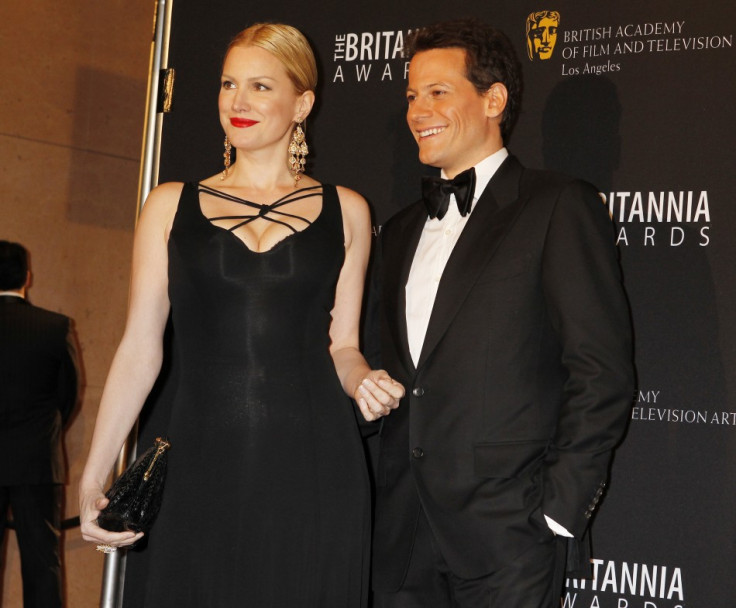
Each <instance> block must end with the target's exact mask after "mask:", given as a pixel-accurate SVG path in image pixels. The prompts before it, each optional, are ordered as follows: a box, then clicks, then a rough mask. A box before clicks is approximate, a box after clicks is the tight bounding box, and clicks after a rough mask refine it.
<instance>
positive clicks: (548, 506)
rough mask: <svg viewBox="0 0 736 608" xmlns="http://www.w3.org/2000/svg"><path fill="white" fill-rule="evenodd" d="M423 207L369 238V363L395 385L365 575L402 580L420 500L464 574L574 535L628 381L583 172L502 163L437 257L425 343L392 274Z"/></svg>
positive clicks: (627, 345) (386, 581) (602, 466)
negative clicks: (414, 350)
mask: <svg viewBox="0 0 736 608" xmlns="http://www.w3.org/2000/svg"><path fill="white" fill-rule="evenodd" d="M426 219H427V214H426V210H425V208H424V206H423V204H422V202H421V201H420V202H418V203H416V204H414V205H412V206H410V207H408V208H407V209H405V210H404V211H402V212H400V213H399V214H398V215H397V216H395V217H394V218H393V219H392V220H390V221H389V223H388V224H387V225H386V226H385V227H384V229H383V232H382V235H381V257H382V264H381V267H382V269H383V270H382V287H381V289H382V296H381V308H380V310H381V313H380V314H381V321H382V329H381V340H382V349H381V351H382V363H383V366H384V367H385V369H386V370H387V371H388V373H389V374H391V375H392V377H394V378H395V379H396V380H398V381H399V382H402V383H403V384H404V386H405V387H406V397H405V398H404V399H403V401H402V403H401V405H400V406H399V408H398V409H396V410H394V411H392V412H391V413H390V414H389V415H388V416H386V417H385V418H384V419H383V421H382V428H381V434H380V455H379V464H378V471H377V479H376V485H377V497H376V522H375V531H374V559H373V564H374V565H373V581H374V588H375V589H377V590H380V591H395V590H396V589H398V588H399V587H400V586H401V585H402V581H403V578H404V575H405V573H406V570H407V565H408V562H409V558H410V555H411V551H412V544H413V542H414V531H415V528H416V525H417V522H418V521H419V518H420V510H423V511H424V514H425V515H426V518H427V520H428V522H429V525H430V527H431V530H432V533H433V535H434V538H435V539H436V542H437V545H438V547H439V550H440V552H441V553H442V556H443V557H444V559H445V561H446V562H447V565H448V566H449V568H450V569H451V571H452V572H453V573H454V574H456V575H457V576H459V577H462V578H464V579H473V578H477V577H480V576H484V575H487V574H488V573H491V572H494V571H496V570H498V569H500V568H502V567H503V566H504V565H505V564H507V563H508V562H509V561H510V560H512V559H513V558H514V556H517V555H519V554H521V553H522V552H524V551H525V550H526V549H528V548H529V547H531V546H532V545H534V544H535V543H538V542H540V541H544V540H545V539H547V540H549V539H550V537H551V536H552V533H551V532H550V530H549V528H548V526H547V524H546V522H545V519H544V516H543V515H547V516H549V517H551V518H552V519H553V520H555V521H556V522H557V523H559V524H561V525H562V526H564V527H565V528H566V529H567V530H569V531H570V532H572V533H573V534H574V535H575V537H576V538H578V539H579V538H580V537H581V536H582V535H583V533H584V531H585V530H586V527H587V525H588V523H589V520H590V517H591V514H592V512H593V511H594V509H595V508H596V505H597V503H598V502H599V500H600V496H601V494H602V490H603V487H604V485H605V483H606V480H607V478H608V467H609V463H610V458H611V453H612V449H613V448H614V446H615V445H616V444H617V443H618V441H619V440H620V439H621V436H622V434H623V432H624V429H625V426H626V421H627V419H628V416H629V409H630V403H631V400H632V395H633V391H634V381H633V369H632V363H631V361H632V346H631V336H630V321H629V312H628V305H627V302H626V299H625V296H624V292H623V289H622V286H621V277H620V271H619V267H618V262H617V254H616V250H615V247H614V244H613V243H614V236H613V228H612V225H611V222H610V220H609V218H608V214H607V211H606V208H605V207H604V205H603V204H602V203H601V200H600V198H599V197H598V196H597V193H596V191H595V190H594V189H593V188H592V187H591V186H589V185H587V184H585V183H583V182H580V181H577V180H572V179H569V178H566V177H562V176H558V175H554V174H551V173H546V172H539V171H531V170H526V169H524V168H523V167H522V166H521V164H520V163H519V162H518V161H517V160H516V159H515V158H514V157H509V158H507V159H506V160H505V161H504V163H503V164H502V165H501V167H500V168H499V169H498V171H497V173H496V174H495V175H494V176H493V178H492V179H491V181H490V183H489V184H488V186H487V187H486V189H485V191H484V192H483V194H482V195H481V197H480V199H479V200H478V202H477V203H476V206H475V208H474V209H473V211H472V213H471V215H470V218H469V220H468V223H467V225H466V226H465V228H464V230H463V232H462V234H461V236H460V239H459V241H458V242H457V244H456V246H455V248H454V250H453V252H452V255H451V256H450V259H449V261H448V263H447V266H446V267H445V270H444V273H443V275H442V279H441V282H440V284H439V290H438V292H437V297H436V300H435V303H434V307H433V310H432V314H431V318H430V322H429V326H428V329H427V333H426V337H425V340H424V344H423V348H422V351H421V355H420V357H419V361H418V364H417V366H416V368H415V366H414V364H413V363H412V359H411V356H410V353H409V346H408V341H407V330H406V318H405V312H404V311H405V305H406V301H405V285H406V282H407V278H408V275H409V270H410V268H411V264H412V259H413V256H414V252H415V249H416V246H417V243H418V241H419V237H420V234H421V231H422V227H423V225H424V223H425V221H426Z"/></svg>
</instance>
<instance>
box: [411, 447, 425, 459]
mask: <svg viewBox="0 0 736 608" xmlns="http://www.w3.org/2000/svg"><path fill="white" fill-rule="evenodd" d="M411 455H412V456H414V458H422V457H423V456H424V450H423V449H422V448H414V449H413V450H412V451H411Z"/></svg>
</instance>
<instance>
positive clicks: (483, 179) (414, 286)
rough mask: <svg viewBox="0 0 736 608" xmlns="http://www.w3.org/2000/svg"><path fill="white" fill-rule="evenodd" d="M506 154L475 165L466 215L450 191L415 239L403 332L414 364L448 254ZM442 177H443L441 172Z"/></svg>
mask: <svg viewBox="0 0 736 608" xmlns="http://www.w3.org/2000/svg"><path fill="white" fill-rule="evenodd" d="M508 155H509V153H508V151H507V150H506V148H501V149H500V150H498V151H497V152H494V153H493V154H491V155H490V156H488V157H486V158H484V159H483V160H482V161H480V162H479V163H478V164H477V165H475V192H474V193H473V202H472V204H471V207H470V213H468V215H466V216H465V217H463V216H461V215H460V211H458V208H457V203H456V202H455V195H454V194H452V195H450V206H449V207H448V209H447V213H446V214H445V216H444V217H443V218H442V219H441V220H440V219H437V218H434V219H430V218H429V216H428V217H427V222H426V223H425V224H424V228H423V229H422V236H421V237H420V238H419V245H417V250H416V252H415V253H414V261H413V262H412V265H411V270H410V271H409V280H408V281H407V282H406V331H407V334H408V337H409V351H410V352H411V358H412V361H414V365H416V364H417V362H418V361H419V354H420V353H421V352H422V346H423V345H424V337H425V335H426V334H427V326H428V325H429V317H430V315H431V314H432V308H433V307H434V300H435V298H436V297H437V288H438V287H439V285H440V279H441V278H442V273H443V271H444V270H445V266H446V265H447V260H449V259H450V254H451V253H452V250H453V248H454V247H455V244H456V243H457V241H458V239H459V238H460V234H462V231H463V228H465V224H467V222H468V219H469V218H470V215H471V214H472V212H473V209H474V208H475V204H476V203H477V202H478V198H479V197H480V195H481V194H483V190H485V188H486V186H487V185H488V182H490V181H491V178H492V177H493V174H494V173H496V170H497V169H498V168H499V167H500V166H501V163H502V162H503V161H504V160H505V159H506V157H507V156H508ZM442 177H443V178H446V177H447V176H446V175H445V173H444V171H443V172H442Z"/></svg>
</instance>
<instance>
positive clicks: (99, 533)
mask: <svg viewBox="0 0 736 608" xmlns="http://www.w3.org/2000/svg"><path fill="white" fill-rule="evenodd" d="M108 502H110V501H109V500H108V499H107V498H106V497H105V494H104V493H103V492H102V488H88V489H81V488H80V490H79V522H80V527H81V530H82V538H83V539H84V540H86V541H89V542H92V543H97V545H98V548H100V550H103V549H102V548H101V547H104V546H105V545H107V546H108V547H110V549H108V550H106V551H105V552H106V553H108V552H110V551H112V550H115V549H117V548H118V547H128V546H130V545H132V544H133V543H136V542H138V541H139V540H140V539H141V538H143V532H138V533H135V532H132V531H126V532H110V531H108V530H104V529H103V528H100V526H98V525H97V517H98V516H99V514H100V511H101V510H102V509H104V508H105V507H106V506H107V503H108Z"/></svg>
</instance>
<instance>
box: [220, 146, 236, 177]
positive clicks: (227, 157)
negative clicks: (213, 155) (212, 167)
mask: <svg viewBox="0 0 736 608" xmlns="http://www.w3.org/2000/svg"><path fill="white" fill-rule="evenodd" d="M224 143H225V152H224V153H223V155H222V157H223V158H224V159H225V163H224V164H225V170H224V171H223V172H222V173H221V174H220V181H222V180H223V179H225V178H226V177H227V175H228V172H229V171H230V150H232V149H233V146H232V144H231V143H230V140H229V139H228V138H227V135H225V142H224Z"/></svg>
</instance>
